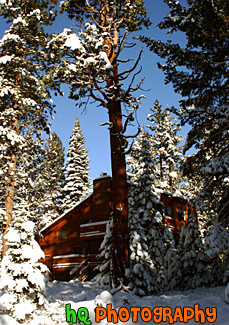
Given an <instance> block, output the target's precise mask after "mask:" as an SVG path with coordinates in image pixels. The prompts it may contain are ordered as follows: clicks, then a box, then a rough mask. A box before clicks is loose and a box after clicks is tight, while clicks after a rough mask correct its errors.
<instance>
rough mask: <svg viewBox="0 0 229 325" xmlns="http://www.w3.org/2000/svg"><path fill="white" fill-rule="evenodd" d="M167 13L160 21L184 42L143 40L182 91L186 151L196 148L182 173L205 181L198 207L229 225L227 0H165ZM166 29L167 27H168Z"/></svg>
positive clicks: (168, 77)
mask: <svg viewBox="0 0 229 325" xmlns="http://www.w3.org/2000/svg"><path fill="white" fill-rule="evenodd" d="M165 3H167V5H168V6H169V7H170V13H169V14H168V15H167V17H165V18H164V20H163V21H162V22H161V23H160V24H159V28H160V29H163V30H166V31H168V30H169V33H174V32H183V33H184V34H185V36H186V41H185V45H184V46H183V47H182V45H179V44H174V43H173V42H171V41H168V42H161V41H158V40H154V39H151V38H146V37H143V38H142V39H143V40H144V41H145V42H146V43H147V45H148V46H149V47H150V50H151V51H153V52H155V53H156V54H158V55H159V56H160V57H161V58H162V59H164V60H165V61H166V62H163V64H159V67H160V68H161V69H162V71H163V72H164V73H165V76H166V77H165V82H166V83H169V82H171V83H172V84H173V86H174V89H175V91H176V92H178V93H180V94H181V95H182V96H183V99H182V100H181V101H180V109H179V110H177V111H176V110H175V109H174V111H175V112H177V114H179V116H180V118H181V123H182V124H183V125H184V124H185V123H189V124H190V125H191V130H190V131H189V133H188V137H187V140H186V146H185V151H187V150H189V149H190V148H191V147H195V148H196V149H197V152H196V153H195V154H193V155H191V156H190V157H188V159H187V163H186V169H185V172H186V174H188V175H192V174H197V175H198V174H199V175H201V177H202V180H203V186H202V189H201V197H200V199H203V200H204V201H205V202H204V205H203V206H202V209H204V210H205V211H206V213H207V214H210V213H211V211H215V218H218V220H219V221H220V222H221V224H222V225H224V226H228V206H229V200H228V197H229V185H228V171H229V133H228V115H229V111H228V110H229V106H228V92H229V88H228V51H229V45H228V37H229V29H228V3H227V0H211V1H208V0H195V1H187V4H185V5H182V4H181V2H180V1H175V0H166V1H165ZM167 33H168V32H167Z"/></svg>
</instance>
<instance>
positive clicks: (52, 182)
mask: <svg viewBox="0 0 229 325" xmlns="http://www.w3.org/2000/svg"><path fill="white" fill-rule="evenodd" d="M64 181H65V177H64V148H63V146H62V142H61V140H60V138H59V137H58V136H57V134H56V133H55V132H54V133H52V134H50V135H49V138H48V140H47V142H46V144H45V153H44V159H43V162H42V174H41V175H40V177H39V178H38V182H37V184H36V188H37V190H38V191H41V192H42V193H41V195H42V200H41V201H42V202H41V205H42V206H43V207H44V208H43V216H42V219H43V220H41V221H40V226H44V225H47V224H48V223H49V222H51V221H53V220H54V219H55V218H57V217H58V216H60V214H61V212H62V209H61V205H62V193H61V189H62V188H63V186H64Z"/></svg>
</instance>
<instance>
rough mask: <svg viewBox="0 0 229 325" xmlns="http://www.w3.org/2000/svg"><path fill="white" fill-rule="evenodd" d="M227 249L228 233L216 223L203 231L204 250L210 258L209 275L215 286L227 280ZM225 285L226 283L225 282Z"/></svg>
mask: <svg viewBox="0 0 229 325" xmlns="http://www.w3.org/2000/svg"><path fill="white" fill-rule="evenodd" d="M228 247H229V231H228V230H226V229H225V228H223V227H222V226H220V225H219V224H218V223H217V222H214V223H213V225H209V226H208V228H207V229H206V230H205V237H204V248H205V251H206V253H207V255H208V256H209V258H210V266H211V274H212V276H213V279H214V284H215V285H222V284H223V280H224V281H225V280H226V279H228V278H229V276H228V274H227V272H228V268H229V264H227V265H226V263H225V262H226V253H227V249H228ZM225 283H226V282H225Z"/></svg>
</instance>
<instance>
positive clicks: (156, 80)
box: [0, 0, 187, 178]
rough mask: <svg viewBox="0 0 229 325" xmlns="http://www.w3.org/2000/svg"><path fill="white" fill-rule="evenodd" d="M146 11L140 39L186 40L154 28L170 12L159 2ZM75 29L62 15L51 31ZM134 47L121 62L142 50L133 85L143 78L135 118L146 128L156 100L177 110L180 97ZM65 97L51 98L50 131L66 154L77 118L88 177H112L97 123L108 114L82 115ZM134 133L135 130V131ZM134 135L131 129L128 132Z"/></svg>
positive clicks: (97, 110)
mask: <svg viewBox="0 0 229 325" xmlns="http://www.w3.org/2000/svg"><path fill="white" fill-rule="evenodd" d="M145 5H146V9H147V10H148V14H149V18H150V20H151V21H152V26H151V27H150V28H149V30H142V31H141V33H140V34H141V35H147V36H151V37H154V38H156V39H162V40H166V39H173V40H174V41H176V42H177V43H180V42H183V41H184V40H185V38H184V36H183V35H181V34H179V33H178V34H177V35H173V36H170V35H166V34H165V32H164V31H161V30H160V29H159V28H156V27H155V25H156V24H157V23H159V22H160V21H161V20H162V19H163V17H164V16H166V15H167V14H168V12H169V9H168V7H167V5H166V4H164V2H163V1H162V0H157V1H152V0H146V1H145ZM0 26H1V27H0V37H2V36H3V33H4V31H5V29H6V28H7V26H6V24H5V23H4V21H3V19H2V18H1V17H0ZM69 27H74V22H73V21H70V20H69V19H68V18H67V17H66V16H65V15H61V16H59V17H57V20H56V22H55V23H54V25H53V26H52V27H51V31H52V32H56V33H57V32H61V31H62V30H63V28H69ZM136 43H137V46H136V47H135V48H132V49H126V50H125V52H123V55H122V58H125V59H128V58H134V59H136V58H137V56H138V53H139V51H140V50H141V48H142V47H143V48H144V51H143V55H142V59H141V62H140V65H142V72H141V74H140V75H139V76H138V79H136V82H138V81H140V79H141V78H143V77H145V80H144V83H143V88H144V89H150V91H147V92H145V93H143V92H141V93H143V94H144V95H145V96H146V99H142V107H141V109H139V111H138V114H137V118H138V122H139V124H140V125H145V124H147V115H148V114H149V112H150V108H151V107H153V104H154V102H155V100H156V99H158V100H159V103H160V104H161V105H162V107H163V108H165V107H166V105H167V104H168V105H169V106H170V107H171V106H175V107H178V101H179V100H180V99H181V97H180V96H179V95H177V94H175V93H174V91H173V88H172V85H164V75H163V73H162V72H161V71H160V70H159V69H158V67H157V62H159V61H160V60H159V58H158V57H157V56H156V55H154V54H152V52H149V51H148V49H147V48H146V47H145V46H144V45H143V44H142V43H140V42H138V41H136ZM63 91H64V97H60V96H58V97H54V98H53V100H54V103H55V104H56V111H57V113H56V114H55V119H54V121H52V131H53V132H56V133H57V134H58V136H59V137H60V138H61V140H62V142H63V146H64V147H65V153H67V149H68V141H69V138H70V136H71V132H72V128H73V126H74V121H75V118H76V116H78V118H79V121H80V125H81V128H82V132H83V134H84V137H85V140H86V146H87V148H88V150H89V152H88V155H89V158H90V176H91V178H96V177H98V176H99V175H100V173H101V172H106V173H108V174H111V166H110V147H109V133H108V130H107V127H105V126H100V125H99V124H100V123H104V122H106V121H107V120H108V114H107V111H106V110H105V109H103V108H101V107H96V104H88V106H87V111H86V112H82V109H79V108H78V107H75V103H74V101H73V100H70V99H68V86H67V85H64V86H63ZM136 129H137V128H136ZM183 131H184V132H183V135H184V136H185V135H186V133H187V127H185V128H183ZM130 132H131V133H133V132H134V130H133V129H131V130H130Z"/></svg>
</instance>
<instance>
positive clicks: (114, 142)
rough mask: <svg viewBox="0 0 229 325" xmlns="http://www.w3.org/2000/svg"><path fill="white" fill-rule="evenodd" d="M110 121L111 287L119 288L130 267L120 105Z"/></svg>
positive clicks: (111, 111) (112, 111) (111, 109)
mask: <svg viewBox="0 0 229 325" xmlns="http://www.w3.org/2000/svg"><path fill="white" fill-rule="evenodd" d="M109 120H110V122H111V123H112V124H113V127H112V129H111V130H110V145H111V166H112V196H113V231H112V252H111V254H112V270H111V286H112V287H117V286H118V285H119V282H120V279H123V280H124V283H125V269H126V267H127V266H128V246H129V245H128V243H129V236H128V189H127V179H126V163H125V155H124V154H123V151H122V149H121V146H122V139H121V138H120V137H119V136H117V134H120V132H121V131H122V114H121V105H120V103H118V102H114V103H111V105H110V107H109Z"/></svg>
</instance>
